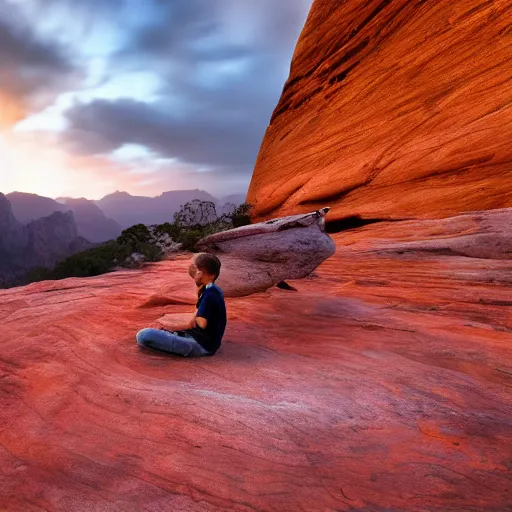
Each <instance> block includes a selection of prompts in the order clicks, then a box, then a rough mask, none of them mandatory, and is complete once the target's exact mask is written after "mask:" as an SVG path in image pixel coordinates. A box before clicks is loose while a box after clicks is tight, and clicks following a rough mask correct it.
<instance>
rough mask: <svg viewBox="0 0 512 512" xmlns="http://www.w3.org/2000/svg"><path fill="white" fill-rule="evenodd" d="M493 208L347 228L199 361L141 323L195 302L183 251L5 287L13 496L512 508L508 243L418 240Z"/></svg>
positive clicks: (246, 307) (25, 505) (88, 505)
mask: <svg viewBox="0 0 512 512" xmlns="http://www.w3.org/2000/svg"><path fill="white" fill-rule="evenodd" d="M491 213H492V212H488V213H487V214H485V216H484V217H483V219H482V221H480V222H479V221H476V222H475V223H473V224H472V219H471V218H467V217H465V216H464V217H458V218H454V219H440V220H435V221H428V222H426V223H425V221H417V220H416V221H407V222H387V223H379V224H372V225H369V226H365V227H364V228H362V229H360V230H353V231H351V232H345V233H336V234H334V235H333V239H334V240H335V242H336V246H337V250H336V253H335V254H334V255H333V256H332V257H330V258H328V259H327V260H326V261H324V262H323V263H322V264H321V265H320V266H319V267H318V269H317V270H315V272H314V273H313V275H311V276H309V277H307V278H305V279H302V280H298V281H292V282H291V284H292V285H293V286H294V287H296V288H297V289H298V292H295V293H291V292H288V291H284V290H280V289H278V288H276V287H273V288H271V289H270V290H268V291H267V292H263V293H258V294H254V295H251V296H250V297H241V298H228V299H227V310H228V325H227V330H226V334H225V338H224V340H223V344H222V347H221V349H220V350H219V352H218V353H217V354H216V355H215V357H209V358H203V359H195V360H191V359H186V358H180V357H176V356H171V355H168V354H163V353H158V352H156V351H149V350H146V349H143V348H140V347H139V346H137V344H136V343H135V334H136V332H137V331H138V330H139V329H141V328H142V327H147V326H149V325H151V324H152V323H153V322H154V321H155V320H156V319H158V318H161V317H162V316H163V315H165V314H168V315H177V314H183V315H186V316H185V318H187V317H188V318H190V315H191V312H192V311H193V310H194V307H195V306H194V304H195V300H196V299H195V297H194V290H193V284H192V280H191V279H190V277H189V275H188V265H189V261H190V255H185V256H184V257H182V256H178V257H177V259H176V260H174V261H162V262H158V263H155V264H151V265H149V266H148V267H146V268H144V269H142V270H133V271H128V270H123V271H119V272H114V273H109V274H105V275H102V276H97V277H92V278H88V279H82V278H69V279H65V280H62V281H54V282H52V281H46V282H40V283H33V284H31V285H29V286H25V287H20V288H15V289H12V290H0V318H1V320H2V329H1V330H0V350H1V357H0V383H1V385H0V439H1V447H0V448H1V449H0V468H1V471H0V489H1V492H0V509H2V510H5V511H9V512H18V511H19V512H32V511H33V512H36V511H41V510H48V511H52V512H61V511H62V512H68V511H72V510H73V511H75V510H76V511H84V512H85V511H88V512H89V511H90V512H99V511H108V512H126V511H132V510H133V511H139V510H140V511H146V512H160V511H162V510H165V511H173V512H174V511H176V512H226V511H235V512H255V511H259V512H292V511H297V512H306V511H307V512H310V511H311V512H313V511H325V512H327V511H330V512H331V511H332V512H333V511H339V512H342V511H347V512H348V511H352V512H355V511H360V512H363V511H364V512H384V511H389V512H391V511H393V512H420V511H422V512H423V511H425V512H426V511H432V512H434V511H435V512H491V511H492V512H506V511H510V504H511V503H512V488H511V485H510V483H511V478H512V393H511V392H510V390H511V385H512V307H511V306H512V300H511V299H512V297H511V294H510V287H511V286H512V260H506V259H490V258H488V259H482V258H473V257H470V256H467V255H464V256H463V255H459V254H457V253H455V252H453V251H452V252H446V253H444V252H443V253H440V252H435V251H431V250H426V251H422V250H420V246H422V245H424V244H426V243H427V242H428V243H429V244H432V243H434V242H435V241H436V239H437V241H438V243H439V244H445V243H450V242H448V241H447V240H448V238H450V239H452V240H455V239H460V240H464V239H465V237H466V236H467V235H470V236H478V235H479V234H483V235H486V234H489V233H498V232H499V231H500V230H501V229H502V228H503V227H504V226H505V224H504V223H503V220H504V219H505V218H506V217H505V216H506V212H498V217H494V216H493V215H491ZM511 214H512V211H509V216H510V215H511ZM508 225H509V226H510V222H509V223H508ZM500 226H501V227H500ZM411 242H415V243H416V244H417V246H416V247H414V248H412V247H410V250H407V249H404V247H403V244H404V243H411ZM394 244H397V250H396V251H393V245H394ZM452 247H455V246H453V245H452ZM505 250H506V248H505ZM500 254H501V253H497V255H498V256H499V255H500ZM159 288H162V289H163V288H167V292H168V298H169V300H168V302H167V303H166V305H165V304H164V302H160V303H158V302H153V303H150V301H149V300H148V299H149V298H150V296H151V294H152V293H153V290H154V289H159ZM173 297H174V299H173ZM171 299H172V300H171ZM141 306H144V307H141ZM162 321H165V319H162Z"/></svg>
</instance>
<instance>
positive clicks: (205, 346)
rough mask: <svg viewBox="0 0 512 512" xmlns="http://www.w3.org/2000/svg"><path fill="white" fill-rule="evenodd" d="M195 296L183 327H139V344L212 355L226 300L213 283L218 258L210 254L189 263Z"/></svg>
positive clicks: (220, 331) (219, 337)
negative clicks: (194, 309)
mask: <svg viewBox="0 0 512 512" xmlns="http://www.w3.org/2000/svg"><path fill="white" fill-rule="evenodd" d="M188 273H189V275H190V277H192V279H194V282H195V283H196V286H197V289H198V295H199V299H198V301H197V304H196V307H197V310H196V312H195V313H194V316H193V317H192V319H191V320H190V322H189V324H188V325H187V326H180V327H183V328H184V330H176V331H172V332H171V331H168V330H166V329H163V328H161V329H150V328H147V329H142V330H140V331H139V332H138V333H137V336H136V339H137V343H138V344H139V345H143V346H144V347H149V348H156V349H158V350H163V351H165V352H171V353H173V354H179V355H182V356H212V355H213V354H215V352H217V350H218V349H219V347H220V344H221V341H222V336H223V335H224V331H225V329H226V304H225V302H224V294H223V293H222V290H221V289H220V288H219V287H218V286H217V285H216V284H215V281H216V280H217V278H218V277H219V274H220V260H219V258H217V256H215V255H214V254H209V253H200V254H197V255H196V256H195V257H194V258H193V260H192V263H191V264H190V267H189V272H188Z"/></svg>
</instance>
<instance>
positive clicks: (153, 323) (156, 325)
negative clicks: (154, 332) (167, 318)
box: [149, 320, 163, 329]
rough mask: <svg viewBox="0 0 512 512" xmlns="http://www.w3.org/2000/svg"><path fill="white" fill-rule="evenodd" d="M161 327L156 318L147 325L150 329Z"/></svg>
mask: <svg viewBox="0 0 512 512" xmlns="http://www.w3.org/2000/svg"><path fill="white" fill-rule="evenodd" d="M162 327H163V325H162V324H161V323H160V322H159V321H158V320H155V321H154V322H152V323H151V325H149V328H150V329H162Z"/></svg>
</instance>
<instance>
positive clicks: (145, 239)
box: [24, 200, 251, 284]
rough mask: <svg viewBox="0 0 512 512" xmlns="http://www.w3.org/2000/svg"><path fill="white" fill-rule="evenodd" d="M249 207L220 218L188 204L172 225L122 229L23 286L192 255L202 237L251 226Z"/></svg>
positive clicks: (208, 205) (207, 207)
mask: <svg viewBox="0 0 512 512" xmlns="http://www.w3.org/2000/svg"><path fill="white" fill-rule="evenodd" d="M250 210H251V206H250V205H248V204H242V205H240V206H238V207H235V208H233V210H232V211H231V212H230V213H228V214H224V215H221V216H218V215H217V212H216V209H215V204H214V203H212V202H209V201H199V200H195V201H191V202H189V203H187V204H185V205H184V206H182V208H181V210H180V211H179V212H177V213H175V214H174V219H173V222H165V223H164V224H160V225H154V226H149V227H148V226H146V225H144V224H136V225H134V226H131V227H130V228H128V229H125V230H124V231H123V232H122V233H121V235H120V236H119V237H118V238H117V239H116V240H111V241H109V242H105V243H103V244H101V245H98V246H96V247H93V248H91V249H88V250H86V251H83V252H79V253H76V254H73V255H72V256H70V257H69V258H66V259H65V260H64V261H61V262H60V263H59V264H57V266H56V267H55V268H54V269H53V270H50V269H46V268H42V267H37V268H33V269H32V270H31V271H30V272H28V273H27V275H26V276H25V280H24V281H25V284H27V283H32V282H35V281H42V280H48V279H64V278H66V277H89V276H97V275H100V274H105V273H106V272H109V271H111V270H113V269H114V268H115V267H123V266H125V267H130V266H132V265H133V264H134V262H133V260H132V259H131V256H132V255H133V254H137V255H138V256H137V258H138V259H139V260H142V261H146V262H153V261H159V260H161V259H162V258H163V257H164V255H165V252H166V251H172V250H175V249H174V248H175V247H176V243H179V244H181V247H180V250H184V251H194V250H195V245H196V243H197V242H198V241H199V240H200V239H201V238H204V237H205V236H208V235H211V234H213V233H218V232H219V231H226V230H228V229H232V228H235V227H240V226H244V225H247V224H250V223H251V220H250V217H249V213H250Z"/></svg>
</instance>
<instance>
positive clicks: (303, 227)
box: [197, 208, 336, 297]
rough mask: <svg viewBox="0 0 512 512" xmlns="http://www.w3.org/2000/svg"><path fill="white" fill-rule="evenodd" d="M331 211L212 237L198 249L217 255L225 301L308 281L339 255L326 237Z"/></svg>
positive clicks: (304, 215)
mask: <svg viewBox="0 0 512 512" xmlns="http://www.w3.org/2000/svg"><path fill="white" fill-rule="evenodd" d="M328 211H329V208H323V209H322V210H319V211H317V212H311V213H308V214H301V215H293V216H289V217H282V218H278V219H272V220H269V221H267V222H264V223H258V224H251V225H249V226H242V227H240V228H236V229H231V230H229V231H223V232H220V233H215V234H213V235H211V236H208V237H206V238H204V239H202V240H200V241H199V242H198V243H197V248H198V249H200V250H202V251H205V252H211V253H214V254H217V255H218V256H219V257H220V258H221V262H222V267H221V273H220V277H219V279H218V281H217V283H218V285H219V286H220V287H221V288H222V289H223V291H224V295H225V296H226V297H241V296H244V295H250V294H252V293H256V292H262V291H265V290H268V289H269V288H271V287H272V286H275V285H276V284H278V283H279V282H281V281H283V280H285V279H300V278H304V277H306V276H308V275H310V274H311V272H313V270H315V268H317V267H318V265H320V264H321V263H322V262H323V261H325V260H326V259H327V258H329V257H330V256H332V255H333V254H334V252H335V249H336V248H335V244H334V242H333V240H332V239H331V238H330V237H329V235H328V234H326V233H325V216H326V215H327V212H328Z"/></svg>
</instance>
